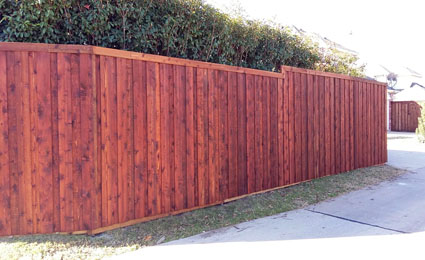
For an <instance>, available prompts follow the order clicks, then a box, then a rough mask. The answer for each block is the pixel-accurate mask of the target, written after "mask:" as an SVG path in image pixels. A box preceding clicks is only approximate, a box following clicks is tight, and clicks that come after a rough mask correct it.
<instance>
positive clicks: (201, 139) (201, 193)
mask: <svg viewBox="0 0 425 260" xmlns="http://www.w3.org/2000/svg"><path fill="white" fill-rule="evenodd" d="M196 80H197V81H196V110H197V114H196V116H197V118H196V124H197V135H198V136H197V140H198V142H197V153H198V171H197V172H198V201H199V206H203V205H207V204H209V200H208V71H207V70H205V69H197V71H196Z"/></svg>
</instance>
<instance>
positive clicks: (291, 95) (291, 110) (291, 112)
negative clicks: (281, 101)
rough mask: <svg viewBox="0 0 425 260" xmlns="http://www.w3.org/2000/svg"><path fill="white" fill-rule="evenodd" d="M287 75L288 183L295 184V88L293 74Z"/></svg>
mask: <svg viewBox="0 0 425 260" xmlns="http://www.w3.org/2000/svg"><path fill="white" fill-rule="evenodd" d="M287 75H288V82H289V83H288V84H289V86H288V127H289V131H288V132H289V138H288V143H289V149H288V150H289V183H295V182H296V176H295V173H296V169H295V88H294V85H295V84H294V73H292V72H289V73H287Z"/></svg>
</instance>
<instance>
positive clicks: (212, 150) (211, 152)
mask: <svg viewBox="0 0 425 260" xmlns="http://www.w3.org/2000/svg"><path fill="white" fill-rule="evenodd" d="M218 95H219V89H218V86H217V71H215V70H208V176H209V177H208V178H209V180H208V183H209V194H208V198H209V203H210V204H212V203H215V202H217V201H219V194H218V188H219V183H218V178H217V177H218V176H219V154H218V147H219V136H218V133H219V132H218V129H219V121H218V115H219V114H218V108H219V96H218Z"/></svg>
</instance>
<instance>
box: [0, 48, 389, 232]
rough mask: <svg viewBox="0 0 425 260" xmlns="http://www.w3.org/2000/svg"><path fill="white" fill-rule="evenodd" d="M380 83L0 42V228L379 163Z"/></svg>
mask: <svg viewBox="0 0 425 260" xmlns="http://www.w3.org/2000/svg"><path fill="white" fill-rule="evenodd" d="M385 102H386V87H385V85H384V84H383V83H379V82H376V81H367V80H363V79H358V78H352V77H348V76H344V75H338V74H332V73H323V72H315V71H310V70H304V69H296V68H291V67H285V66H283V67H282V73H273V72H266V71H260V70H252V69H246V68H239V67H231V66H226V65H219V64H211V63H204V62H197V61H189V60H183V59H176V58H169V57H162V56H155V55H147V54H141V53H134V52H126V51H120V50H112V49H106V48H99V47H92V46H73V45H48V44H28V43H0V111H1V114H0V132H1V136H0V174H1V178H0V235H16V234H36V233H52V232H64V233H89V234H95V233H99V232H102V231H105V230H108V229H111V228H116V227H121V226H127V225H131V224H134V223H138V222H142V221H147V220H150V219H155V218H159V217H163V216H166V215H170V214H178V213H182V212H185V211H189V210H193V209H196V208H201V207H206V206H209V205H215V204H218V203H223V202H227V201H229V200H233V199H236V198H240V197H243V196H246V195H248V194H253V193H258V192H263V191H266V190H270V189H274V188H277V187H283V186H288V185H292V184H295V183H299V182H303V181H308V180H311V179H314V178H319V177H322V176H327V175H332V174H338V173H341V172H346V171H350V170H353V169H356V168H361V167H367V166H372V165H377V164H382V163H384V162H386V160H387V148H386V117H385V115H386V107H385Z"/></svg>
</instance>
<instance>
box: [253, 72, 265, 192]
mask: <svg viewBox="0 0 425 260" xmlns="http://www.w3.org/2000/svg"><path fill="white" fill-rule="evenodd" d="M262 84H263V79H262V77H261V76H255V126H254V127H255V157H254V158H255V166H254V167H255V191H259V190H261V189H262V187H263V176H264V172H263V171H264V165H263V158H264V153H263V135H264V133H263V116H264V112H263V89H262V86H263V85H262Z"/></svg>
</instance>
